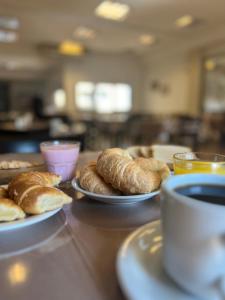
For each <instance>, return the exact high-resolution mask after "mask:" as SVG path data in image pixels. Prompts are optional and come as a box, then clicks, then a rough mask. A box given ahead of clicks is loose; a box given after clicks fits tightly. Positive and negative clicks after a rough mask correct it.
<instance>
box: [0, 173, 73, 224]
mask: <svg viewBox="0 0 225 300" xmlns="http://www.w3.org/2000/svg"><path fill="white" fill-rule="evenodd" d="M60 181H61V177H60V176H58V175H56V174H53V173H48V172H27V173H20V174H18V175H17V176H16V177H14V178H13V179H12V181H11V182H10V183H9V185H8V188H3V187H0V221H13V220H16V219H23V218H25V216H26V214H31V215H35V214H42V213H44V212H47V211H50V210H53V209H56V208H60V207H62V206H63V205H64V204H66V203H70V202H72V198H71V197H69V196H68V195H66V194H65V193H64V192H62V191H61V190H59V189H57V188H56V187H55V186H57V185H58V184H59V183H60Z"/></svg>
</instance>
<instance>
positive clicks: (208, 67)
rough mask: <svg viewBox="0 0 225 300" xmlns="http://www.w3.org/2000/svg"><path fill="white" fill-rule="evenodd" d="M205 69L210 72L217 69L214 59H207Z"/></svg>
mask: <svg viewBox="0 0 225 300" xmlns="http://www.w3.org/2000/svg"><path fill="white" fill-rule="evenodd" d="M205 68H206V70H208V71H213V70H214V69H215V68H216V63H215V61H214V60H212V59H207V60H206V61H205Z"/></svg>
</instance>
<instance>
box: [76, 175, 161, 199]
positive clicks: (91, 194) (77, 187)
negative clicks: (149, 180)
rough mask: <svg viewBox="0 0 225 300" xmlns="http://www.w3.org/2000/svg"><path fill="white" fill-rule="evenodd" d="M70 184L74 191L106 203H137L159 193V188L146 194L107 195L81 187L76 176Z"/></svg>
mask: <svg viewBox="0 0 225 300" xmlns="http://www.w3.org/2000/svg"><path fill="white" fill-rule="evenodd" d="M72 186H73V187H74V189H75V190H76V191H78V192H80V193H82V194H84V195H85V196H87V197H88V198H91V199H94V200H97V201H101V202H104V203H108V204H132V203H137V202H140V201H144V200H147V199H150V198H152V197H154V196H156V195H158V194H159V190H158V191H155V192H152V193H148V194H141V195H130V196H108V195H101V194H95V193H91V192H88V191H86V190H84V189H82V188H81V187H80V185H79V182H78V181H77V180H76V178H74V179H73V180H72Z"/></svg>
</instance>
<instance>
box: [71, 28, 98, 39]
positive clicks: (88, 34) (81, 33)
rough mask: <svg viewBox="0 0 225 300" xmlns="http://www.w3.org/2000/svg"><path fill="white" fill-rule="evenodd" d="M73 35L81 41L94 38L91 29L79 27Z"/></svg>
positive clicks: (93, 32)
mask: <svg viewBox="0 0 225 300" xmlns="http://www.w3.org/2000/svg"><path fill="white" fill-rule="evenodd" d="M74 35H75V36H77V37H79V38H82V39H93V38H95V31H94V30H93V29H91V28H88V27H84V26H80V27H77V29H76V30H75V31H74Z"/></svg>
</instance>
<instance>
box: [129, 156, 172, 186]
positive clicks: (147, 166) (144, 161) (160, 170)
mask: <svg viewBox="0 0 225 300" xmlns="http://www.w3.org/2000/svg"><path fill="white" fill-rule="evenodd" d="M135 162H136V163H137V164H138V165H139V166H140V167H141V168H142V169H143V170H145V171H146V172H148V171H149V170H150V171H152V172H156V173H157V174H158V175H159V177H160V181H161V180H164V179H166V178H167V177H168V176H170V169H169V167H168V166H167V164H166V163H164V162H162V161H159V160H157V159H154V158H143V157H138V158H136V159H135Z"/></svg>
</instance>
